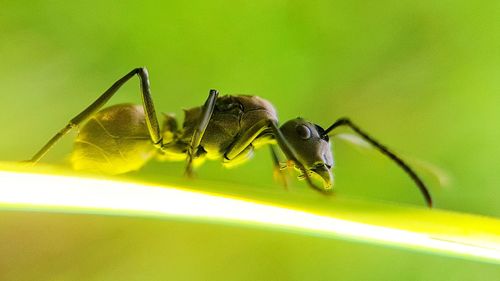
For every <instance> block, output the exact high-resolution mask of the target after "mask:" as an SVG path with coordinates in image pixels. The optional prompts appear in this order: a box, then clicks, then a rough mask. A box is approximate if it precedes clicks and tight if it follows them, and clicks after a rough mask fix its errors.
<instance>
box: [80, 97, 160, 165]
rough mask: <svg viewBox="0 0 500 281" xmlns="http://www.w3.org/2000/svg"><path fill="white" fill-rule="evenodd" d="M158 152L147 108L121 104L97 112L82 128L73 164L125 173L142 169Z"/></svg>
mask: <svg viewBox="0 0 500 281" xmlns="http://www.w3.org/2000/svg"><path fill="white" fill-rule="evenodd" d="M155 152H156V148H155V147H154V146H152V145H151V137H150V135H149V132H148V128H147V125H146V119H145V115H144V109H143V107H142V106H141V105H134V104H119V105H114V106H110V107H107V108H105V109H103V110H101V111H99V112H97V113H96V114H94V115H93V116H92V117H91V118H90V119H89V120H88V121H87V122H86V123H85V124H84V125H83V126H82V127H81V128H80V131H79V133H78V136H77V138H76V140H75V143H74V149H73V153H72V155H71V163H72V165H73V167H74V168H75V169H77V170H90V171H99V172H103V173H106V174H121V173H126V172H129V171H134V170H138V169H140V168H141V167H142V166H143V165H144V164H145V163H146V162H147V161H148V160H149V159H150V158H151V157H152V156H154V155H155Z"/></svg>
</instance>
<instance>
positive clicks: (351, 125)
mask: <svg viewBox="0 0 500 281" xmlns="http://www.w3.org/2000/svg"><path fill="white" fill-rule="evenodd" d="M340 126H348V127H349V128H351V129H352V130H353V131H354V132H356V133H357V134H359V135H360V136H361V137H362V138H363V139H365V140H366V141H367V142H369V143H370V144H371V145H373V146H374V147H375V148H376V149H377V150H379V151H380V152H381V153H382V154H384V155H386V156H387V157H389V158H390V159H391V160H392V161H394V162H396V164H397V165H398V166H399V167H401V168H402V169H403V170H404V171H405V172H406V173H407V174H408V175H409V176H410V177H411V179H412V180H413V181H414V182H415V184H416V185H417V187H418V189H420V192H421V193H422V195H423V196H424V198H425V201H426V203H427V206H429V207H432V198H431V195H430V193H429V190H428V189H427V187H426V186H425V184H424V182H423V181H422V179H420V177H419V176H418V175H417V173H415V171H413V169H412V168H411V167H410V166H408V164H406V162H405V161H403V159H401V158H400V157H399V156H397V155H396V154H394V153H393V152H392V151H390V150H389V149H388V148H387V147H386V146H385V145H383V144H381V143H380V142H378V141H376V140H375V139H374V138H372V137H371V136H369V135H368V134H367V133H365V132H364V131H363V130H361V129H360V128H359V127H358V126H357V125H355V124H354V123H352V122H351V120H349V119H348V118H340V119H338V120H337V121H335V123H333V124H332V125H331V126H330V127H328V129H326V130H325V131H324V133H323V134H322V136H326V135H328V133H329V132H331V131H332V130H334V129H335V128H337V127H340Z"/></svg>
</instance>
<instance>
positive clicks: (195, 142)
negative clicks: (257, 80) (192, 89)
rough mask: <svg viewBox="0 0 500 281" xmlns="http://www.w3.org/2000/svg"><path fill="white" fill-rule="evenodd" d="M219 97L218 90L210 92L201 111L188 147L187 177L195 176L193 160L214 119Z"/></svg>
mask: <svg viewBox="0 0 500 281" xmlns="http://www.w3.org/2000/svg"><path fill="white" fill-rule="evenodd" d="M218 95H219V92H218V91H217V90H210V92H209V94H208V99H207V100H206V101H205V104H204V105H203V107H202V109H201V115H200V119H199V121H198V124H197V125H196V128H195V129H194V132H193V136H192V137H191V142H190V143H189V145H188V147H187V164H186V175H187V176H188V177H192V175H193V158H194V156H195V154H196V151H197V149H198V147H199V146H200V143H201V139H202V138H203V134H205V130H206V129H207V126H208V123H209V122H210V118H211V117H212V114H213V112H214V108H215V101H216V100H217V96H218Z"/></svg>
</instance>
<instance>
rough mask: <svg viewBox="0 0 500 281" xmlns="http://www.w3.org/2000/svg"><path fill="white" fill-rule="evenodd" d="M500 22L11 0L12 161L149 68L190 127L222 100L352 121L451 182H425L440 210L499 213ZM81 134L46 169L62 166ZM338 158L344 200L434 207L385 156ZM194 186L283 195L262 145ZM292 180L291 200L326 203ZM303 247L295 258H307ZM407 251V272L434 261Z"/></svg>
mask: <svg viewBox="0 0 500 281" xmlns="http://www.w3.org/2000/svg"><path fill="white" fill-rule="evenodd" d="M499 11H500V2H498V1H475V2H474V1H406V0H403V1H390V0H389V1H377V2H373V3H371V2H367V1H359V0H354V1H284V0H283V1H218V0H214V1H186V2H181V1H177V2H174V1H170V2H164V3H162V4H161V3H160V2H155V1H116V2H106V3H102V2H101V1H83V2H80V3H76V2H75V3H67V2H63V1H2V2H1V3H0V43H1V44H0V61H1V63H2V66H3V67H2V68H1V69H0V85H1V86H0V103H1V104H2V105H3V106H2V110H1V111H0V122H1V127H2V136H3V137H2V140H1V144H2V145H1V146H0V157H1V159H0V160H4V161H17V160H21V159H27V158H30V157H31V156H32V154H33V153H34V152H36V150H37V149H39V148H40V147H41V146H42V145H43V144H44V143H45V142H46V141H47V140H48V139H49V138H50V137H51V136H52V135H53V134H54V133H55V132H56V131H57V130H59V129H61V128H62V127H63V126H64V125H65V124H66V122H67V121H68V120H69V119H70V118H71V117H73V116H74V115H75V114H76V113H78V112H79V111H81V110H82V109H83V108H84V107H85V106H87V105H88V104H90V103H91V102H92V101H93V100H94V99H95V98H97V96H98V95H99V94H101V93H102V92H103V91H104V90H105V89H106V88H107V87H109V86H110V85H111V84H112V83H113V82H115V81H116V80H117V79H118V78H119V77H121V76H122V75H123V74H125V73H126V72H128V71H129V70H131V69H132V68H134V67H137V66H146V67H147V68H148V69H149V72H150V78H151V84H152V91H153V97H154V100H155V105H156V108H157V111H160V112H161V111H163V112H176V113H177V115H178V116H179V119H180V120H182V110H181V109H182V108H189V107H192V106H197V105H201V104H202V103H203V102H204V101H205V98H206V96H207V93H208V90H209V89H210V88H216V89H219V90H220V91H221V92H222V93H223V94H253V95H259V96H261V97H264V98H266V99H268V100H270V101H271V102H272V103H273V104H274V105H275V106H276V108H277V110H278V113H279V117H280V119H281V120H282V121H285V120H287V119H290V118H295V117H297V116H301V117H304V118H307V119H309V120H312V121H314V122H316V123H318V124H320V125H322V126H324V127H327V126H328V125H330V124H331V123H332V122H333V121H334V120H336V119H337V118H339V117H342V116H348V117H350V118H351V119H352V120H354V121H355V122H357V123H358V124H359V125H360V126H361V127H362V128H364V129H365V130H366V131H368V132H370V133H371V134H372V135H374V136H375V137H376V138H377V139H379V140H380V141H381V142H382V143H384V144H387V145H388V146H389V147H391V148H393V149H395V150H396V151H398V152H401V153H403V154H404V155H408V156H411V157H415V158H418V159H421V160H425V161H427V162H430V163H433V164H435V165H437V166H439V167H441V168H443V169H444V170H445V171H447V172H448V173H449V175H450V177H451V183H450V185H449V186H447V187H440V186H439V184H437V182H436V181H433V179H432V177H431V176H430V175H429V174H427V173H425V172H424V173H423V175H424V177H425V179H426V181H427V182H428V184H429V186H430V189H431V193H432V194H433V197H434V200H435V205H436V207H437V208H442V209H446V210H454V211H461V212H470V213H475V214H482V215H489V216H495V217H499V216H500V204H499V196H500V188H499V187H498V186H499V183H500V173H499V170H498V168H499V167H500V160H499V157H498V156H497V155H500V145H498V139H500V130H499V125H498V122H499V120H500V113H499V110H498V105H499V104H500V95H499V92H500V79H499V77H500V76H499V75H500V52H499V51H498V50H499V47H500V21H499V16H500V15H499ZM120 102H137V103H139V102H140V96H139V85H138V82H137V81H132V82H131V83H129V84H127V85H126V86H125V87H124V88H123V90H121V91H120V93H119V94H118V95H117V96H116V97H115V98H113V99H112V103H120ZM72 137H74V134H73V135H72V136H69V137H67V138H65V139H64V140H63V141H62V142H61V143H59V144H58V146H57V147H55V149H53V150H52V151H51V152H50V153H49V154H48V155H47V157H46V158H44V162H48V163H54V164H56V163H57V164H63V165H65V163H66V162H67V158H68V154H69V152H70V151H71V139H72ZM334 146H335V147H334V150H335V156H336V164H337V167H336V169H335V173H336V187H335V188H336V192H337V193H336V194H337V195H338V196H346V197H351V198H360V199H363V200H385V201H392V202H401V203H409V204H418V205H423V201H422V199H421V196H420V194H419V193H418V191H417V189H416V188H415V187H414V185H413V183H412V182H411V180H410V179H409V178H408V177H407V176H406V175H405V174H404V173H403V172H401V171H400V170H399V169H398V168H397V167H396V166H395V165H394V164H393V163H391V162H390V161H388V160H387V159H385V158H384V157H382V156H380V155H378V154H376V153H359V152H358V151H357V150H356V149H353V147H352V146H351V145H349V144H346V143H342V142H335V141H334ZM183 170H184V164H183V163H158V162H151V163H149V164H148V165H147V166H146V167H145V168H144V169H143V170H141V171H138V172H135V173H132V174H129V175H126V177H129V178H134V179H145V180H156V181H161V179H163V178H165V179H166V178H171V177H182V175H183ZM198 177H199V178H200V179H206V180H212V181H224V182H226V183H239V184H244V185H253V186H255V187H256V188H259V190H267V189H269V190H273V192H281V187H279V186H277V185H276V184H275V183H274V182H273V179H272V162H271V159H270V156H269V152H268V151H267V150H266V149H264V150H262V151H258V152H257V153H256V156H255V158H254V160H252V161H250V162H248V163H247V164H246V165H244V166H241V167H238V168H236V169H232V170H225V169H223V168H222V167H221V165H220V164H219V163H216V162H207V164H205V165H204V166H202V167H201V169H200V170H199V172H198ZM292 182H293V183H294V184H293V186H292V187H291V192H296V193H304V195H307V196H312V195H310V193H314V191H311V190H309V189H308V188H307V187H306V185H304V184H303V183H298V182H297V183H296V182H295V181H294V180H293V181H292ZM282 196H284V197H286V196H287V192H285V191H283V195H282ZM318 196H319V195H318ZM334 202H335V201H334V200H333V203H332V204H334ZM63 221H65V220H63ZM138 227H139V226H138ZM193 227H194V226H193ZM185 228H189V227H188V226H185ZM190 231H192V230H190V229H186V230H185V232H186V233H188V232H190ZM207 231H208V230H207ZM235 231H236V230H235ZM238 231H239V230H238ZM235 235H239V234H235ZM262 235H263V234H262ZM269 235H271V236H272V235H276V234H275V233H274V234H269ZM245 237H254V236H252V235H249V236H245ZM166 239H168V238H166ZM249 239H250V238H249ZM258 239H261V238H258ZM262 239H264V238H262ZM265 239H268V238H265ZM269 239H272V238H269ZM297 239H299V240H300V239H302V238H297ZM304 239H305V238H304ZM287 241H289V243H292V244H294V243H302V242H300V241H293V242H290V241H291V240H287ZM330 242H331V241H330ZM318 243H320V242H318ZM285 244H286V243H285ZM318 245H319V244H318ZM334 245H339V247H347V246H346V244H342V243H341V242H336V244H334ZM356 247H357V246H356ZM347 248H349V247H347ZM347 248H345V249H347ZM331 250H332V251H334V250H335V249H331ZM276 251H286V250H283V249H282V248H281V249H277V250H276ZM296 251H297V252H293V253H292V252H290V253H289V254H290V255H297V256H298V255H302V254H303V253H299V252H300V251H301V250H300V249H298V248H297V249H296ZM340 251H342V250H340ZM345 251H347V250H345ZM349 251H350V250H349ZM363 251H364V250H363V249H361V248H359V252H356V251H355V253H354V255H356V254H359V255H365V254H366V253H363ZM367 251H368V253H369V254H370V253H371V252H370V251H371V250H367ZM376 251H388V252H385V255H386V256H388V257H391V256H393V255H394V252H393V251H392V250H382V249H378V250H376ZM347 252H348V251H347ZM347 252H346V253H347ZM371 254H373V253H371ZM325 255H326V254H325ZM328 255H334V257H337V258H338V257H339V256H342V255H341V254H339V256H335V254H332V253H329V254H328ZM376 255H379V253H376ZM406 255H409V257H408V256H406V257H407V258H408V263H407V264H406V266H410V265H409V264H411V263H412V261H415V262H419V261H422V257H421V256H419V257H412V254H408V253H407V254H406ZM382 256H383V255H382ZM309 258H313V257H309ZM412 258H415V259H416V260H412ZM419 259H420V260H419ZM370 261H371V262H373V261H374V260H373V259H372V260H370ZM370 261H366V260H365V262H367V263H370ZM322 262H325V261H322ZM335 262H336V261H330V262H328V264H329V263H332V264H335ZM344 262H345V261H344ZM351 262H354V261H352V260H351ZM423 263H425V261H423ZM429 263H432V262H431V261H429ZM361 264H363V261H362V262H361ZM372 265H373V264H372ZM325 266H326V265H325ZM353 267H354V268H355V269H354V270H358V269H361V267H363V266H362V265H360V268H358V267H357V266H354V265H353ZM453 267H454V266H450V271H452V270H453ZM370 268H371V269H372V270H375V269H373V267H368V269H367V270H368V271H367V272H368V273H367V274H368V275H367V276H369V272H370V271H369V270H370ZM391 268H393V267H391ZM462 269H463V268H462ZM277 270H278V269H277ZM279 270H284V269H283V268H281V269H279ZM412 270H415V269H414V268H413V269H412ZM463 270H465V269H463ZM410 272H412V271H411V270H410ZM347 276H349V275H348V274H347V275H346V277H345V278H344V280H347V279H346V278H347ZM409 276H414V275H411V274H410V275H409ZM462 276H464V275H462ZM351 277H352V278H355V275H351ZM358 277H359V276H358ZM428 277H429V276H426V277H425V276H420V277H419V278H417V277H415V279H414V280H420V279H422V280H431V279H430V278H428ZM285 279H286V278H285ZM285 279H282V280H285ZM306 279H307V278H306ZM389 279H390V278H389ZM389 279H386V280H389ZM406 279H408V278H406ZM57 280H59V279H57ZM61 280H62V279H61ZM73 280H75V279H73ZM86 280H89V279H86ZM92 280H94V279H92ZM95 280H101V279H95ZM103 280H105V279H103ZM177 280H180V279H177ZM186 280H188V279H186ZM233 280H234V279H233ZM286 280H295V279H293V278H289V279H286ZM297 280H305V279H304V278H302V279H301V278H298V279H297ZM353 280H355V279H353ZM396 280H397V279H396ZM410 280H413V279H411V278H410ZM471 280H473V279H471Z"/></svg>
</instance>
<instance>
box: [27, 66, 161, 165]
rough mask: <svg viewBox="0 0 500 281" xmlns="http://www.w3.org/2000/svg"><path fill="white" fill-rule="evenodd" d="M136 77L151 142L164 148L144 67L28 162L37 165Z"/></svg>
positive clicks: (57, 135)
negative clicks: (46, 154)
mask: <svg viewBox="0 0 500 281" xmlns="http://www.w3.org/2000/svg"><path fill="white" fill-rule="evenodd" d="M134 75H137V76H139V79H140V81H141V96H142V103H143V107H144V112H145V114H146V124H147V127H148V131H149V135H150V137H151V141H152V142H153V144H154V145H155V146H157V147H161V146H162V138H161V135H160V127H159V125H158V119H157V118H156V113H155V108H154V104H153V99H152V97H151V90H150V86H149V75H148V71H147V70H146V68H144V67H139V68H135V69H133V70H132V71H130V72H129V73H127V74H126V75H125V76H123V77H122V78H120V79H119V80H118V81H116V82H115V83H114V84H113V85H112V86H111V87H110V88H109V89H108V90H106V91H105V92H104V93H103V94H102V95H101V96H100V97H99V98H97V100H95V101H94V102H93V103H92V104H91V105H89V106H88V107H87V108H85V109H84V110H83V111H82V112H80V113H79V114H78V115H77V116H75V117H74V118H73V119H71V120H70V121H69V122H68V124H67V125H66V126H65V127H64V128H63V129H61V130H60V131H59V132H58V133H57V134H56V135H54V136H53V137H52V138H51V139H50V140H49V141H48V142H47V143H46V144H45V145H44V146H43V147H42V148H41V149H40V150H39V151H38V152H37V153H36V154H35V155H34V156H33V157H32V158H31V159H30V160H29V161H28V162H32V163H34V164H35V163H37V162H38V161H39V160H40V158H42V157H43V156H44V155H45V153H47V151H48V150H49V149H50V148H51V147H52V146H54V144H55V143H56V142H57V141H58V140H59V139H60V138H61V137H63V136H64V135H66V134H67V133H68V132H69V131H70V130H71V129H73V128H75V127H77V126H79V125H80V124H82V123H83V122H84V121H85V120H86V119H87V118H89V117H90V116H92V115H93V114H94V113H96V112H97V111H99V110H100V109H101V108H102V107H103V106H104V105H105V104H106V103H107V102H108V101H109V99H111V97H113V95H114V94H115V93H116V92H117V91H118V90H119V89H120V88H121V86H123V84H125V83H126V82H127V81H128V80H130V79H131V78H132V77H134Z"/></svg>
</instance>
